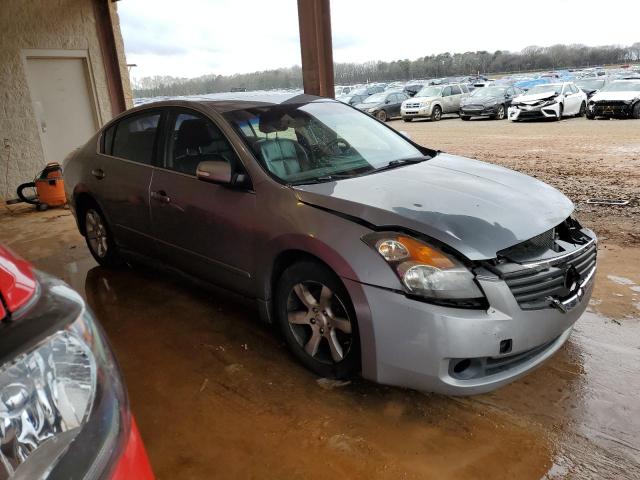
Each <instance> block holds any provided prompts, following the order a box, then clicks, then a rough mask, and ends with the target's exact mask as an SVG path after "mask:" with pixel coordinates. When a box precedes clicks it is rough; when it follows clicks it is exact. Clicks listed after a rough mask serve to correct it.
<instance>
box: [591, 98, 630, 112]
mask: <svg viewBox="0 0 640 480" xmlns="http://www.w3.org/2000/svg"><path fill="white" fill-rule="evenodd" d="M593 113H594V114H596V115H629V114H630V113H631V105H630V104H629V103H626V102H623V101H620V100H606V101H601V102H596V104H595V105H594V107H593Z"/></svg>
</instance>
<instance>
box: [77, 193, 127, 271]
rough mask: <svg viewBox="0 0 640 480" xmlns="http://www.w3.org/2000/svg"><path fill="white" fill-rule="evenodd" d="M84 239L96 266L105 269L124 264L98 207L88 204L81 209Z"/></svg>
mask: <svg viewBox="0 0 640 480" xmlns="http://www.w3.org/2000/svg"><path fill="white" fill-rule="evenodd" d="M81 211H82V217H81V218H82V221H83V222H84V223H83V225H84V238H85V241H86V242H87V248H89V252H91V256H92V257H93V258H94V259H95V261H96V262H98V264H100V265H101V266H103V267H107V268H116V267H120V266H122V265H123V264H124V261H123V260H122V257H121V256H120V254H119V252H118V247H117V246H116V244H115V242H114V240H113V234H112V233H111V229H110V228H109V225H108V224H107V221H106V219H105V218H104V214H103V213H102V210H100V207H98V206H97V205H96V204H95V203H90V204H88V205H86V206H85V207H84V208H82V210H81Z"/></svg>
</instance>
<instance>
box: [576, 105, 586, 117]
mask: <svg viewBox="0 0 640 480" xmlns="http://www.w3.org/2000/svg"><path fill="white" fill-rule="evenodd" d="M586 111H587V104H586V103H585V102H582V103H581V104H580V110H578V114H577V115H576V117H584V114H585V112H586Z"/></svg>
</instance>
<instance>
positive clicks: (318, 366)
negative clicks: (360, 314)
mask: <svg viewBox="0 0 640 480" xmlns="http://www.w3.org/2000/svg"><path fill="white" fill-rule="evenodd" d="M275 310H276V321H277V323H278V326H279V327H280V331H281V332H282V335H283V336H284V339H285V341H286V343H287V345H288V347H289V349H290V350H291V352H292V353H293V354H294V356H295V357H296V358H297V359H298V360H300V362H301V363H302V364H303V365H304V366H305V367H307V368H308V369H309V370H311V371H313V372H315V373H316V374H318V375H321V376H323V377H333V378H348V377H350V376H352V375H354V374H356V373H357V372H358V371H359V369H360V340H359V335H358V326H357V323H356V317H355V311H354V308H353V305H352V304H351V299H350V298H349V295H348V293H347V290H346V288H345V287H344V285H343V284H342V282H341V281H340V280H339V279H338V277H337V276H336V275H335V274H334V273H333V272H332V271H331V270H329V269H328V268H327V267H326V266H324V265H322V264H320V263H316V262H312V261H302V262H298V263H295V264H293V265H292V266H290V267H289V268H287V269H286V270H285V271H284V273H283V274H282V276H281V277H280V280H279V281H278V284H277V288H276V297H275Z"/></svg>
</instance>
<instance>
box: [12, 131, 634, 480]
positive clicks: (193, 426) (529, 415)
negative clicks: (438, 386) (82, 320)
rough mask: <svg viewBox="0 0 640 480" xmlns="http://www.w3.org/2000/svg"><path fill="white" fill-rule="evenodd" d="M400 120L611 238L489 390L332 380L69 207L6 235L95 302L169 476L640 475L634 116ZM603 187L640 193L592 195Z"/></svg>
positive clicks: (243, 307)
mask: <svg viewBox="0 0 640 480" xmlns="http://www.w3.org/2000/svg"><path fill="white" fill-rule="evenodd" d="M391 125H392V126H394V127H396V128H398V129H402V130H407V131H409V132H410V133H411V134H412V137H413V138H414V139H416V140H418V141H419V142H421V143H424V144H425V145H430V146H434V147H436V148H440V149H443V150H446V151H448V152H450V153H459V154H464V155H468V156H472V157H476V158H479V159H484V160H488V161H492V162H496V163H500V164H503V165H506V166H509V167H512V168H516V169H519V170H522V171H525V172H527V173H530V174H535V175H537V176H538V177H539V178H542V179H543V180H546V181H549V182H550V183H552V184H554V185H556V186H558V187H559V188H561V189H562V190H563V191H565V192H566V193H567V194H568V195H569V196H570V197H571V198H572V199H574V201H576V202H578V206H579V209H580V210H581V214H580V216H581V218H582V220H583V222H584V223H586V224H587V225H589V226H593V227H595V229H596V231H597V232H598V233H600V235H602V236H603V237H606V238H605V239H604V241H603V242H602V243H601V245H600V253H599V271H598V274H597V278H596V290H595V292H594V298H593V299H592V302H591V306H590V308H589V311H588V312H587V313H586V314H585V315H584V316H583V317H582V318H581V320H580V321H579V322H578V324H577V325H576V328H575V330H574V333H573V334H572V336H571V338H570V339H569V341H568V342H567V344H566V346H565V347H564V348H563V349H562V350H561V351H560V352H559V353H558V354H556V355H555V357H553V358H552V359H551V360H550V361H548V362H547V363H546V364H545V365H543V366H542V367H541V368H539V369H538V370H536V371H535V372H533V373H532V374H530V375H529V376H527V377H526V378H524V379H522V380H520V381H517V382H515V383H513V384H511V385H509V386H507V387H505V388H503V389H500V390H498V391H496V392H494V393H491V394H487V395H480V396H476V397H471V398H463V399H460V398H450V397H445V396H439V395H432V394H422V393H419V392H414V391H408V390H403V389H397V388H388V387H382V386H377V385H373V384H371V383H368V382H365V381H361V380H355V381H353V382H352V383H351V384H349V385H345V386H340V387H336V386H334V385H332V384H331V383H327V382H324V381H323V380H320V379H317V378H315V377H314V376H313V375H311V374H310V373H308V372H307V371H306V370H304V369H303V368H301V367H300V366H298V365H297V364H296V363H295V362H294V361H293V360H292V358H291V357H290V355H289V354H288V353H287V351H286V349H285V348H284V346H283V343H282V342H281V340H280V339H279V338H278V336H277V335H275V334H274V333H273V332H272V331H271V330H270V328H269V327H267V326H265V325H262V324H260V323H259V322H258V320H257V312H256V311H255V309H254V307H253V305H252V304H251V303H250V302H247V301H245V300H243V299H240V298H236V297H234V296H231V295H229V294H228V293H225V292H220V291H203V290H200V289H197V288H195V287H193V286H191V285H189V284H185V283H184V282H182V281H181V280H177V279H173V278H168V277H167V276H166V275H165V274H160V273H158V272H155V271H147V270H122V271H109V270H105V269H103V268H101V267H97V266H96V264H95V263H94V261H93V259H92V258H91V257H90V255H89V253H88V251H87V249H86V247H85V245H84V241H83V239H82V237H80V235H79V234H78V233H77V231H76V229H75V225H74V222H73V218H72V216H71V214H70V213H69V211H67V210H50V211H47V212H44V213H37V212H34V211H32V210H30V209H26V208H24V207H22V208H18V209H15V210H14V211H13V212H12V213H11V214H9V213H7V212H2V211H1V210H0V225H1V228H0V242H3V243H6V244H8V245H9V246H10V247H11V248H13V249H14V250H16V251H17V252H19V253H20V254H22V255H23V256H25V257H26V258H28V259H30V260H32V261H33V262H34V263H35V264H36V265H37V266H38V267H39V268H41V269H43V270H46V271H49V272H51V273H53V274H55V275H58V276H60V277H62V278H64V279H65V280H66V281H67V282H69V283H70V284H71V285H72V286H73V287H74V288H76V289H77V290H78V291H80V292H81V293H83V295H84V296H85V298H86V299H87V300H88V303H89V305H90V306H91V307H92V308H93V310H94V311H95V312H96V315H97V316H98V318H99V319H100V321H101V322H102V323H103V325H104V326H105V329H106V331H107V333H108V334H109V337H110V339H111V342H112V344H113V346H114V349H115V351H116V353H117V355H118V358H119V360H120V363H121V366H122V370H123V372H124V374H125V378H126V381H127V384H128V388H129V392H130V396H131V403H132V407H133V410H134V413H135V415H136V417H137V419H138V422H139V425H140V429H141V432H142V436H143V437H144V440H145V443H146V446H147V449H148V452H149V455H150V458H151V461H152V464H153V467H154V470H155V472H156V474H157V476H158V478H159V479H169V478H181V479H209V478H243V479H245V478H255V479H290V478H291V479H298V478H299V479H324V478H336V477H339V478H350V479H360V478H363V479H364V478H367V479H368V478H382V479H431V478H433V479H484V478H494V479H501V478H505V479H506V478H509V479H513V478H517V479H540V478H545V479H557V478H571V479H585V478H627V479H633V478H640V400H639V399H640V378H639V375H638V371H639V365H640V247H639V246H638V245H637V244H638V240H639V238H638V236H637V235H638V234H640V220H639V217H638V213H639V210H638V208H639V207H638V192H639V191H640V179H639V177H638V166H639V164H640V160H639V159H640V122H636V121H629V122H616V121H611V122H588V121H586V120H577V119H576V120H566V121H562V122H560V123H555V124H553V123H551V124H549V123H535V124H517V125H513V124H510V123H508V122H506V121H504V122H487V121H480V122H469V123H463V122H462V121H460V120H458V119H452V120H443V121H442V122H439V123H436V124H430V123H428V122H415V123H411V124H404V123H402V122H398V121H394V122H392V123H391ZM602 196H612V197H623V198H629V199H633V200H634V204H633V206H630V207H619V208H606V207H591V208H589V209H587V208H585V207H584V205H583V203H582V202H584V200H585V199H587V198H589V197H602Z"/></svg>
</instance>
